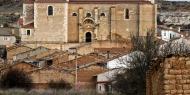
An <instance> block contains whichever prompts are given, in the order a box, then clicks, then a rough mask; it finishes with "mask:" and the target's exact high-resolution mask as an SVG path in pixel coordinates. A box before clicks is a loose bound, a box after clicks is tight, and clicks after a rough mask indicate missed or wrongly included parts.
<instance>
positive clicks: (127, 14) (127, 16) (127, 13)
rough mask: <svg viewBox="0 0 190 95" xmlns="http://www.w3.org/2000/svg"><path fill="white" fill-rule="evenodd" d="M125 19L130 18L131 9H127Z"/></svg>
mask: <svg viewBox="0 0 190 95" xmlns="http://www.w3.org/2000/svg"><path fill="white" fill-rule="evenodd" d="M125 19H129V9H125Z"/></svg>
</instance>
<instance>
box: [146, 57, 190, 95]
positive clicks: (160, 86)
mask: <svg viewBox="0 0 190 95" xmlns="http://www.w3.org/2000/svg"><path fill="white" fill-rule="evenodd" d="M146 95H190V57H179V56H178V57H171V58H165V60H164V61H163V62H162V63H158V65H155V66H153V67H151V70H150V71H148V73H147V94H146Z"/></svg>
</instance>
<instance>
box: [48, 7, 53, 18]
mask: <svg viewBox="0 0 190 95" xmlns="http://www.w3.org/2000/svg"><path fill="white" fill-rule="evenodd" d="M51 15H53V6H48V16H51Z"/></svg>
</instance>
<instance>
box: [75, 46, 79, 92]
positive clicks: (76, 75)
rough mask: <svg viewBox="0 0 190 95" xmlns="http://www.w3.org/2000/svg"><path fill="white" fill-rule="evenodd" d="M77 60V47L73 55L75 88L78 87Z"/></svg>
mask: <svg viewBox="0 0 190 95" xmlns="http://www.w3.org/2000/svg"><path fill="white" fill-rule="evenodd" d="M77 72H78V62H77V49H76V55H75V88H76V89H77V87H78V74H77Z"/></svg>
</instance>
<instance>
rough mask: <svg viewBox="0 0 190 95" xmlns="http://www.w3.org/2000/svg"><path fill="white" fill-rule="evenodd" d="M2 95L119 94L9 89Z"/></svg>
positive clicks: (88, 91) (93, 91) (90, 91)
mask: <svg viewBox="0 0 190 95" xmlns="http://www.w3.org/2000/svg"><path fill="white" fill-rule="evenodd" d="M0 95H118V94H98V93H96V91H95V90H80V91H76V90H52V89H49V90H44V89H41V90H39V89H38V90H36V89H33V90H30V91H25V90H22V89H9V90H0Z"/></svg>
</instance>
